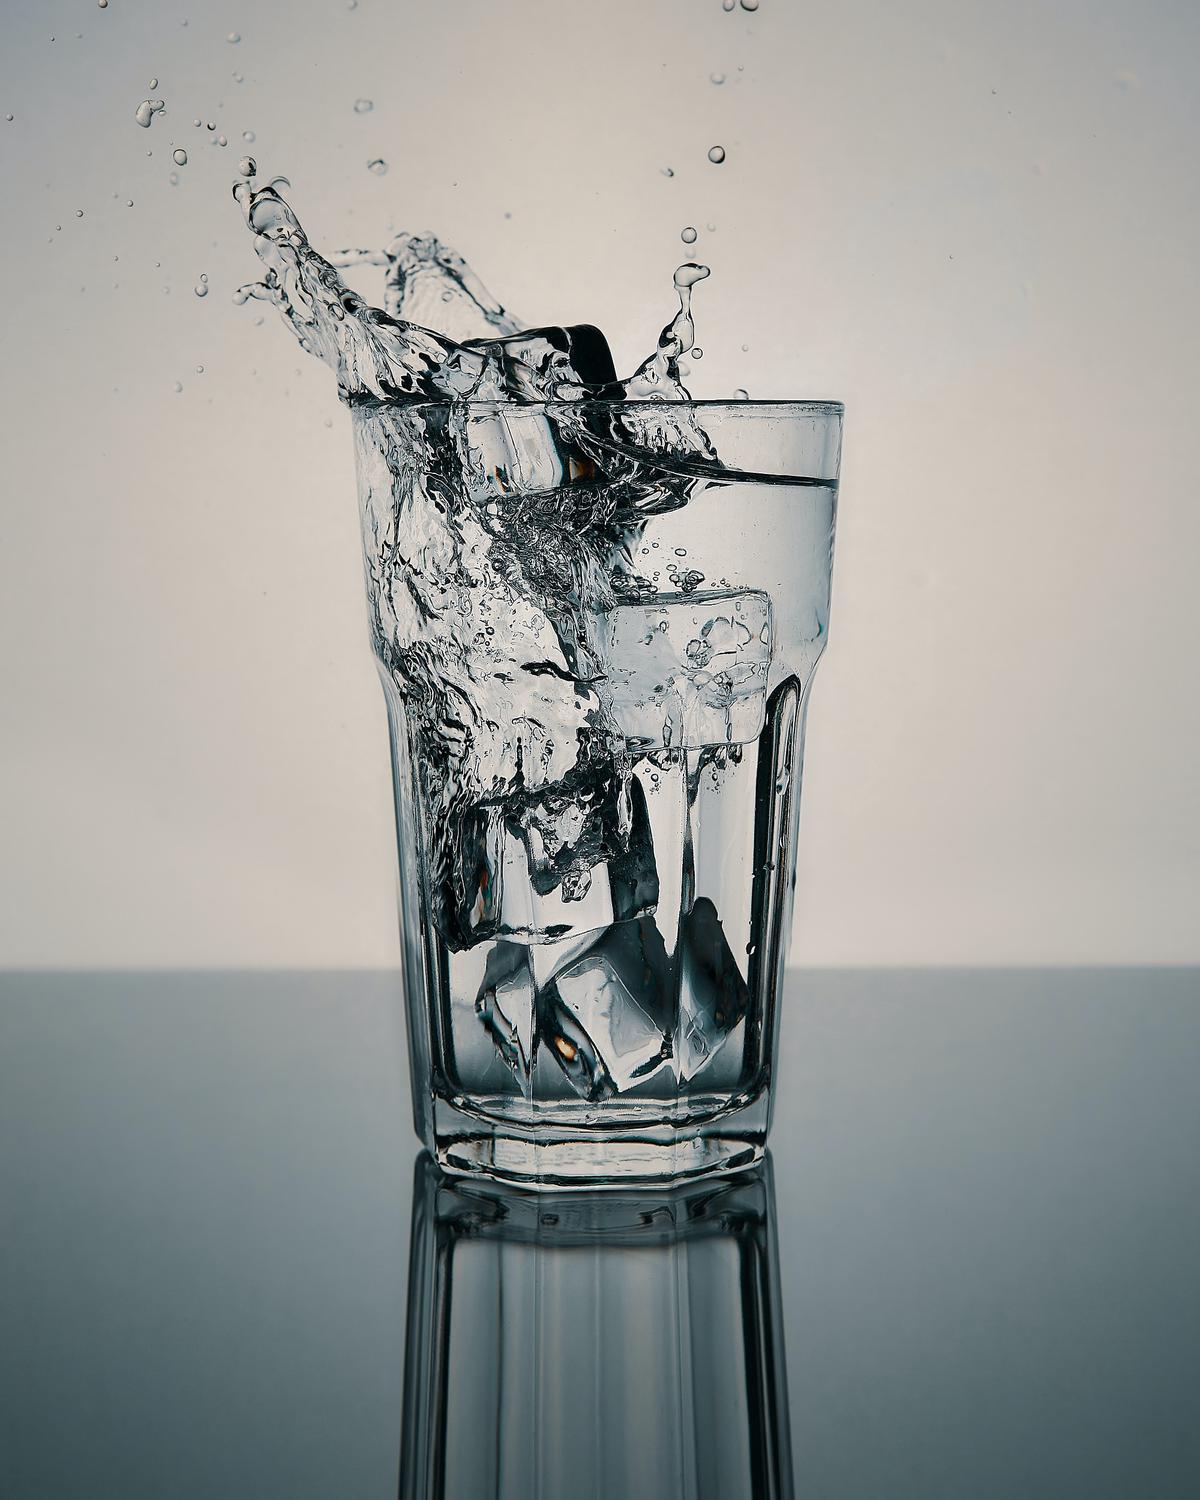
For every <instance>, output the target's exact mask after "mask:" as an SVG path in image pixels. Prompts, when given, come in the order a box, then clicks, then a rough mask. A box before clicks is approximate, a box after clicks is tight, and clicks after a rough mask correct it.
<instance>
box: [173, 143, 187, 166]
mask: <svg viewBox="0 0 1200 1500" xmlns="http://www.w3.org/2000/svg"><path fill="white" fill-rule="evenodd" d="M171 160H172V161H173V162H174V163H175V165H176V166H177V167H186V166H187V152H186V151H185V150H184V149H183V147H182V146H178V147H176V149H175V150H174V151H172V152H171Z"/></svg>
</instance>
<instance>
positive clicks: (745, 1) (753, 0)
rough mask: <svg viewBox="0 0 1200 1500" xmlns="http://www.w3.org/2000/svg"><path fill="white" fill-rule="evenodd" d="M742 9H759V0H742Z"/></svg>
mask: <svg viewBox="0 0 1200 1500" xmlns="http://www.w3.org/2000/svg"><path fill="white" fill-rule="evenodd" d="M742 9H743V10H757V9H758V0H742Z"/></svg>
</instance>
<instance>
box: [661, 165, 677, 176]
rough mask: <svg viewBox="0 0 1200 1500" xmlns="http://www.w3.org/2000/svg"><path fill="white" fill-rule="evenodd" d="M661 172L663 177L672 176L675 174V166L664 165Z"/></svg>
mask: <svg viewBox="0 0 1200 1500" xmlns="http://www.w3.org/2000/svg"><path fill="white" fill-rule="evenodd" d="M662 174H663V176H664V177H674V175H675V168H674V167H664V168H663V169H662Z"/></svg>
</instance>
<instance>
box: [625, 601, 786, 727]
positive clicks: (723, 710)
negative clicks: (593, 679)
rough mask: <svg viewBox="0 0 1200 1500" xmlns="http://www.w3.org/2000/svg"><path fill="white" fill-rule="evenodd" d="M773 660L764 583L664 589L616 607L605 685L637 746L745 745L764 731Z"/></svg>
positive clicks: (769, 613)
mask: <svg viewBox="0 0 1200 1500" xmlns="http://www.w3.org/2000/svg"><path fill="white" fill-rule="evenodd" d="M770 665H771V601H770V598H769V597H768V596H767V595H766V594H764V593H763V592H761V590H759V589H730V590H715V589H711V590H704V591H703V592H697V593H692V594H660V595H659V596H658V597H657V598H655V599H654V600H653V601H652V602H649V601H641V602H636V603H628V604H618V605H616V606H615V607H614V608H613V609H611V610H610V611H609V613H608V640H607V648H606V666H605V671H606V677H607V681H606V683H605V684H604V685H603V687H602V693H603V696H604V697H605V698H606V701H607V706H608V708H609V710H610V712H611V713H612V715H613V717H614V719H615V720H616V722H617V724H618V726H619V727H620V729H621V731H622V733H623V734H624V735H625V737H626V740H627V741H628V743H629V745H630V747H631V748H633V749H636V750H639V751H649V750H657V749H662V748H686V749H700V748H702V747H704V746H715V745H729V744H746V743H748V742H750V741H751V740H755V739H757V738H758V736H759V735H760V734H761V733H762V728H763V724H764V722H765V717H766V699H767V675H768V672H769V670H770Z"/></svg>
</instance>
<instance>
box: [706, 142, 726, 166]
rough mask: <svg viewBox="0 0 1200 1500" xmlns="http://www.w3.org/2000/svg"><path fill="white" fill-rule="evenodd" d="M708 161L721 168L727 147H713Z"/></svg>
mask: <svg viewBox="0 0 1200 1500" xmlns="http://www.w3.org/2000/svg"><path fill="white" fill-rule="evenodd" d="M708 159H709V161H710V162H712V164H713V166H714V167H719V166H720V165H721V163H722V162H723V161H724V160H725V147H724V146H711V147H710V148H709V152H708Z"/></svg>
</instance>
